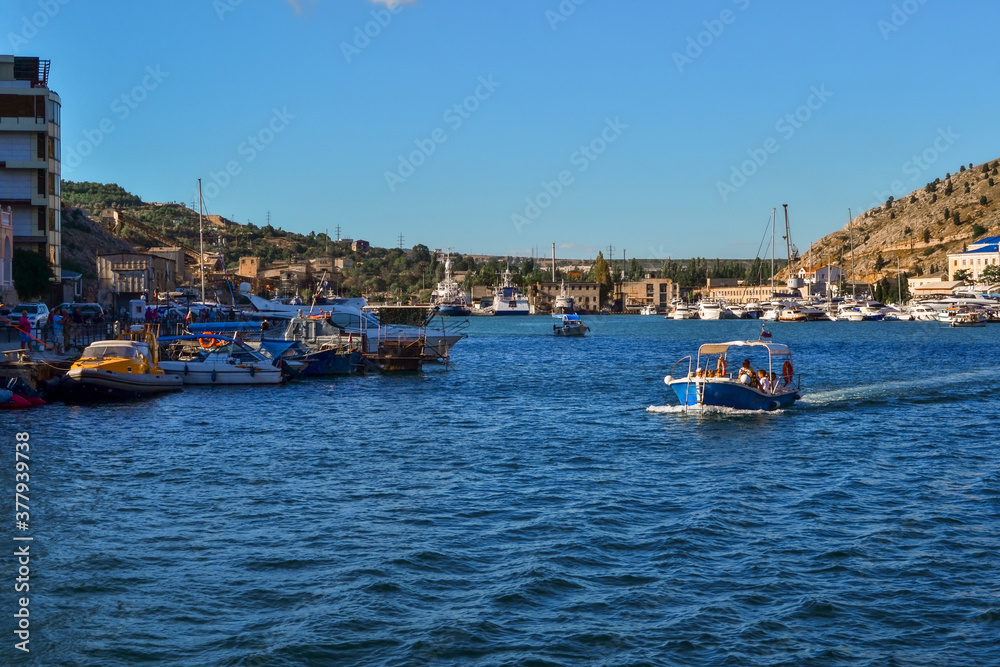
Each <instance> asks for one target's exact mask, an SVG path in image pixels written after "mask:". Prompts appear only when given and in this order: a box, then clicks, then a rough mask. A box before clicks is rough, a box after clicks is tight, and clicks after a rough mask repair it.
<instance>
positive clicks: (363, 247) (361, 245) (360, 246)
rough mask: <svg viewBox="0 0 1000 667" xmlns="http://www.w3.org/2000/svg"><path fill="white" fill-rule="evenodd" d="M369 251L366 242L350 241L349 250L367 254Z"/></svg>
mask: <svg viewBox="0 0 1000 667" xmlns="http://www.w3.org/2000/svg"><path fill="white" fill-rule="evenodd" d="M370 249H371V247H370V246H369V244H368V241H360V240H358V241H351V250H353V251H354V252H361V253H365V252H368V251H369V250H370Z"/></svg>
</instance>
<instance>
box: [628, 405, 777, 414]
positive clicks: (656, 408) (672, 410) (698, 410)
mask: <svg viewBox="0 0 1000 667" xmlns="http://www.w3.org/2000/svg"><path fill="white" fill-rule="evenodd" d="M646 412H648V413H650V414H654V415H684V414H691V415H723V416H744V415H753V416H757V415H774V414H780V413H782V412H784V410H771V411H765V410H737V409H735V408H724V407H720V406H715V405H702V406H692V407H688V408H685V407H684V406H683V405H651V406H649V407H648V408H646Z"/></svg>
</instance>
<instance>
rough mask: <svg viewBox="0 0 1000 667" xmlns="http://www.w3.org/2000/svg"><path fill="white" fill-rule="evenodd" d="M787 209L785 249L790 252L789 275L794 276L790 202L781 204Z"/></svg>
mask: <svg viewBox="0 0 1000 667" xmlns="http://www.w3.org/2000/svg"><path fill="white" fill-rule="evenodd" d="M781 206H782V207H783V208H784V209H785V249H786V250H787V252H788V277H789V278H791V277H792V275H791V274H792V235H791V233H790V232H789V231H788V204H782V205H781Z"/></svg>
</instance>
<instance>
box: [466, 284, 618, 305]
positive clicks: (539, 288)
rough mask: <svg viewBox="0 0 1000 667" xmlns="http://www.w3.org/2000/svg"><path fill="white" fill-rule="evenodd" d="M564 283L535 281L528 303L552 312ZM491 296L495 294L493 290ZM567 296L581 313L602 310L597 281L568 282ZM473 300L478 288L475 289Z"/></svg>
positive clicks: (528, 295)
mask: <svg viewBox="0 0 1000 667" xmlns="http://www.w3.org/2000/svg"><path fill="white" fill-rule="evenodd" d="M562 286H563V283H562V282H558V283H534V284H533V285H529V286H528V290H527V294H526V295H525V296H527V297H528V305H529V306H531V307H532V309H533V310H532V312H535V313H551V312H552V309H553V306H555V302H556V297H558V296H559V294H560V292H561V290H562ZM489 296H490V297H492V296H493V292H492V290H491V291H490V292H489ZM566 296H569V297H572V298H573V307H574V309H575V310H576V311H578V312H581V313H594V312H598V311H600V310H601V287H600V285H598V284H597V283H570V282H567V283H566ZM472 297H473V300H475V299H476V290H475V289H473V294H472Z"/></svg>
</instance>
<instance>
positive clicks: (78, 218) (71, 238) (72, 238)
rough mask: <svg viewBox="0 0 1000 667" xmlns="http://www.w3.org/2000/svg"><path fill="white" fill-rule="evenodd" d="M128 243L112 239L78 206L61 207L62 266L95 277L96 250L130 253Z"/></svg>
mask: <svg viewBox="0 0 1000 667" xmlns="http://www.w3.org/2000/svg"><path fill="white" fill-rule="evenodd" d="M134 251H135V248H133V247H132V246H131V245H130V244H129V243H127V242H125V241H123V240H121V239H116V238H114V237H113V236H111V235H110V234H108V232H107V231H106V230H105V229H104V228H103V227H102V226H101V225H100V223H98V222H96V221H95V220H94V219H93V218H91V216H90V214H88V213H87V211H86V210H84V209H82V208H70V207H63V210H62V260H63V268H65V269H67V270H70V271H79V272H81V273H83V274H84V277H86V278H96V277H97V253H99V252H100V253H105V252H134Z"/></svg>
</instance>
